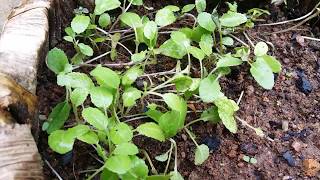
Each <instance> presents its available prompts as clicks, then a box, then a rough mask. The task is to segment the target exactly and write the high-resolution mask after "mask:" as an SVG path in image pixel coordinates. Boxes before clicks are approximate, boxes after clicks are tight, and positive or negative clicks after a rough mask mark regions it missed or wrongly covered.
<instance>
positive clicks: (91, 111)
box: [82, 107, 108, 131]
mask: <svg viewBox="0 0 320 180" xmlns="http://www.w3.org/2000/svg"><path fill="white" fill-rule="evenodd" d="M82 117H83V118H84V119H85V120H86V121H87V122H88V123H89V124H90V125H92V126H93V127H95V128H97V129H98V130H102V131H106V130H107V129H108V117H106V116H105V115H104V114H103V113H102V112H101V111H100V110H99V109H97V108H92V107H88V108H85V109H83V111H82Z"/></svg>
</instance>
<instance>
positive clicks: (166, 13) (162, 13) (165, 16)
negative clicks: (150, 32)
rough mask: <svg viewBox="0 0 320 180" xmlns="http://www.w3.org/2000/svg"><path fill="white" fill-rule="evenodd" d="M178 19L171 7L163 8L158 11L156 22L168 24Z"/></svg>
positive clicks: (161, 24)
mask: <svg viewBox="0 0 320 180" xmlns="http://www.w3.org/2000/svg"><path fill="white" fill-rule="evenodd" d="M175 21H176V17H175V15H174V13H173V11H171V10H170V9H169V8H162V9H160V10H159V11H158V12H157V13H156V18H155V22H156V23H157V24H158V25H159V26H160V27H163V26H167V25H169V24H172V23H174V22H175Z"/></svg>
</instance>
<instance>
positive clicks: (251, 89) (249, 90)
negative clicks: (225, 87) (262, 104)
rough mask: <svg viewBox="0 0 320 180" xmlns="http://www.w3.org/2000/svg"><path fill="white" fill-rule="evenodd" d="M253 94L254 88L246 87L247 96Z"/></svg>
mask: <svg viewBox="0 0 320 180" xmlns="http://www.w3.org/2000/svg"><path fill="white" fill-rule="evenodd" d="M253 93H254V87H253V86H251V85H250V86H248V87H247V94H248V95H249V96H250V95H253Z"/></svg>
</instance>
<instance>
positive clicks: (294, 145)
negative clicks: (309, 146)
mask: <svg viewBox="0 0 320 180" xmlns="http://www.w3.org/2000/svg"><path fill="white" fill-rule="evenodd" d="M291 147H292V148H293V149H294V150H295V151H296V152H300V151H301V149H302V148H304V147H306V144H304V143H303V142H299V141H294V142H293V143H292V144H291Z"/></svg>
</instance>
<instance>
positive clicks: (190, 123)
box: [184, 118, 203, 128]
mask: <svg viewBox="0 0 320 180" xmlns="http://www.w3.org/2000/svg"><path fill="white" fill-rule="evenodd" d="M199 121H203V119H201V118H199V119H196V120H193V121H190V122H189V123H188V124H186V125H185V126H184V128H187V127H189V126H191V125H192V124H195V123H197V122H199Z"/></svg>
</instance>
